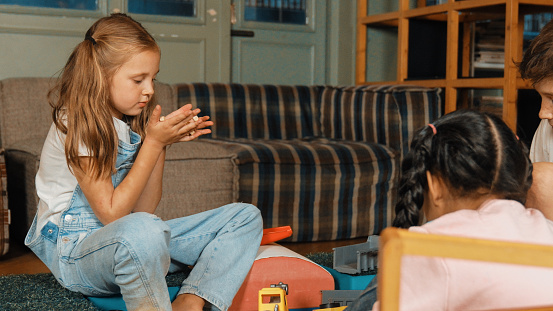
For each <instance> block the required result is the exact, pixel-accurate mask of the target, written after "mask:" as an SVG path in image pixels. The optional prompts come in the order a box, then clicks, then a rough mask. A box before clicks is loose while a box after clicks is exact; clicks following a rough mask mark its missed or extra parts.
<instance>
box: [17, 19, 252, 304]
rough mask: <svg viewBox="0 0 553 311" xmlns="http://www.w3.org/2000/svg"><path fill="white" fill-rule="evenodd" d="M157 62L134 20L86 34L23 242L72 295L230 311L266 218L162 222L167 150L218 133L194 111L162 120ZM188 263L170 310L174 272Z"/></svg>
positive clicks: (65, 83) (60, 102) (231, 209)
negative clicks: (160, 212) (169, 285)
mask: <svg viewBox="0 0 553 311" xmlns="http://www.w3.org/2000/svg"><path fill="white" fill-rule="evenodd" d="M159 61H160V50H159V47H158V45H157V44H156V42H155V40H154V38H153V37H152V36H151V35H150V34H149V33H148V32H147V31H146V30H145V29H144V28H143V27H142V25H140V23H138V22H136V21H135V20H133V19H132V18H130V17H129V16H127V15H125V14H112V15H111V16H108V17H104V18H101V19H100V20H98V21H97V22H96V23H94V24H93V25H92V26H91V27H90V29H89V30H88V31H87V33H86V35H85V39H84V40H83V41H82V42H81V43H79V44H78V45H77V46H76V48H75V49H74V51H73V53H72V54H71V56H70V57H69V60H68V61H67V64H66V65H65V67H64V69H63V72H62V74H61V77H60V79H59V84H58V85H57V86H56V87H55V88H54V89H53V90H52V92H51V94H50V98H51V105H52V107H53V113H52V117H53V124H52V126H51V128H50V131H49V133H48V137H47V139H46V141H45V143H44V147H43V151H42V155H41V161H40V168H39V171H38V173H37V177H36V185H37V194H38V196H39V199H40V200H39V206H38V211H37V215H36V217H35V220H34V222H33V225H32V227H31V229H30V230H29V233H28V235H27V238H26V241H25V243H26V244H27V245H28V246H29V247H30V248H31V249H32V250H33V252H35V253H36V254H37V256H38V257H39V258H40V259H41V260H42V261H43V262H44V263H45V264H46V265H47V266H48V268H49V269H50V270H51V271H52V273H53V274H54V275H55V277H56V279H57V280H58V281H59V282H60V284H61V285H62V286H64V287H66V288H67V289H69V290H72V291H76V292H80V293H83V294H84V295H91V296H103V295H113V294H118V293H120V294H122V296H123V299H124V300H125V303H126V306H127V309H128V310H202V308H204V307H206V308H211V309H213V310H226V309H227V308H228V307H229V306H230V304H231V302H232V299H233V297H234V295H235V293H236V292H237V291H238V289H239V287H240V285H241V283H242V281H243V280H244V278H245V276H246V274H247V273H248V271H249V269H250V267H251V265H252V263H253V260H254V257H255V255H256V253H257V249H258V247H259V241H260V239H261V235H262V221H261V217H260V214H259V211H258V209H257V208H256V207H254V206H252V205H249V204H230V205H226V206H223V207H220V208H218V209H214V210H211V211H208V212H204V213H200V214H196V215H192V216H189V217H183V218H179V219H173V220H169V221H162V220H161V219H159V218H158V217H156V216H155V215H154V213H155V210H156V208H157V205H158V203H159V201H160V199H161V191H162V176H163V167H164V162H165V152H166V147H167V146H168V145H171V144H173V143H178V142H188V141H191V140H194V139H196V138H197V137H199V136H201V135H204V134H207V133H210V130H209V129H208V128H207V127H209V126H211V125H212V124H213V123H212V122H211V121H209V117H208V116H203V117H198V116H197V114H198V113H199V112H200V111H199V109H194V110H193V109H192V107H191V105H186V106H184V107H182V108H180V109H178V110H177V111H175V112H173V113H171V114H170V115H168V116H161V107H159V106H158V105H156V104H155V96H154V93H155V90H154V81H155V78H156V75H157V74H158V71H159ZM183 178H190V179H191V180H193V178H194V177H193V176H186V172H183ZM188 266H194V268H193V269H192V271H191V272H190V275H189V276H188V278H187V279H186V280H184V282H183V283H182V286H181V289H180V291H179V293H178V296H177V298H176V299H175V300H174V302H173V303H171V301H170V299H169V293H168V290H167V285H166V282H165V275H166V274H167V273H168V272H175V271H178V270H181V269H183V268H185V267H188Z"/></svg>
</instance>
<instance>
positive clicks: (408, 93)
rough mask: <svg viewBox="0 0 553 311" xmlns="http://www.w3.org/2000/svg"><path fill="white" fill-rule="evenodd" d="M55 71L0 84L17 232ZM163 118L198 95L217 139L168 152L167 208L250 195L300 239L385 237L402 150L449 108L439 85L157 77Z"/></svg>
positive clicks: (212, 204)
mask: <svg viewBox="0 0 553 311" xmlns="http://www.w3.org/2000/svg"><path fill="white" fill-rule="evenodd" d="M54 82H55V79H50V78H10V79H4V80H0V148H3V149H5V159H6V169H7V191H8V193H9V198H10V200H9V202H8V204H9V209H10V211H11V216H12V217H11V218H12V223H11V226H10V232H9V233H10V239H12V241H15V242H22V241H23V238H24V236H25V234H26V232H27V230H28V228H29V226H30V225H31V223H32V220H33V217H34V215H35V213H36V207H37V203H38V198H37V195H36V189H35V175H36V172H37V169H38V166H39V161H40V153H41V150H42V144H43V142H44V139H45V138H46V134H47V133H48V129H49V127H50V125H51V123H52V120H51V108H50V106H49V105H48V102H47V100H46V94H47V93H48V90H49V89H50V87H51V86H52V85H53V83H54ZM155 97H156V101H157V103H158V104H160V105H161V106H162V113H163V114H164V115H166V114H168V113H170V112H172V111H174V110H175V109H177V108H178V107H179V106H182V105H183V104H186V103H192V105H193V106H196V107H199V108H201V109H202V114H207V115H210V116H211V118H212V120H213V121H214V122H215V125H214V126H213V127H212V131H213V133H212V135H210V136H207V137H201V138H200V139H197V140H195V141H192V142H188V143H179V144H174V145H172V146H171V147H170V148H168V150H167V156H166V162H165V171H164V175H163V194H162V199H161V202H160V205H159V207H158V209H157V211H156V214H157V215H158V216H159V217H161V218H162V219H172V218H177V217H182V216H187V215H190V214H194V213H198V212H202V211H205V210H209V209H212V208H216V207H218V206H221V205H224V204H227V203H230V202H236V201H242V202H250V203H253V204H255V205H256V206H258V207H259V208H260V210H261V212H262V214H263V217H264V222H265V227H277V226H284V225H289V226H291V227H292V229H293V231H294V235H293V236H292V237H291V238H289V240H292V241H318V240H333V239H346V238H354V237H361V236H367V235H370V234H377V233H379V232H380V231H381V230H382V229H383V228H385V227H386V226H388V225H389V224H390V222H391V220H392V218H393V206H394V204H395V192H396V188H397V179H398V174H399V165H400V161H401V158H402V156H403V155H404V154H405V152H406V151H407V148H408V143H409V141H410V139H411V136H412V134H413V131H414V130H416V129H417V128H419V127H421V126H424V125H425V124H427V123H429V122H431V121H432V120H434V119H435V118H437V117H438V116H439V115H440V113H441V109H440V98H439V90H438V89H426V88H420V87H404V86H394V85H385V86H360V87H332V86H277V85H243V84H216V83H194V84H166V83H157V84H156V93H155Z"/></svg>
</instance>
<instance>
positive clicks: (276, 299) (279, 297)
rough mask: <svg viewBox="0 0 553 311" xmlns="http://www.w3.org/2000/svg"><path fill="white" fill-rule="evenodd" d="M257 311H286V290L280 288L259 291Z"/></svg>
mask: <svg viewBox="0 0 553 311" xmlns="http://www.w3.org/2000/svg"><path fill="white" fill-rule="evenodd" d="M259 311H288V304H287V303H286V290H285V289H283V288H281V287H271V288H263V289H261V290H260V291H259Z"/></svg>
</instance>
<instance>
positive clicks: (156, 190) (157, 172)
mask: <svg viewBox="0 0 553 311" xmlns="http://www.w3.org/2000/svg"><path fill="white" fill-rule="evenodd" d="M191 109H192V105H190V104H188V105H184V106H183V107H181V108H180V109H178V110H176V111H174V112H172V113H171V114H169V115H167V116H166V117H165V118H163V119H164V120H168V119H170V118H172V117H173V116H175V115H177V114H179V113H186V111H190V110H191ZM199 112H200V110H199V109H194V110H193V111H192V115H191V116H196V115H197V114H198V113H199ZM208 120H209V117H208V116H203V117H198V118H196V120H190V121H189V122H191V123H194V124H195V129H194V130H193V131H194V134H192V135H186V136H185V137H184V138H183V139H181V141H189V140H193V139H195V138H197V137H198V136H201V135H204V134H208V133H211V130H210V129H206V127H208V126H211V125H213V122H211V121H208ZM189 133H190V132H189ZM165 154H166V150H165V148H164V150H163V152H162V153H161V155H160V156H159V158H158V161H157V163H156V166H155V167H154V170H153V172H152V175H151V176H150V179H149V180H148V184H147V185H146V187H145V189H144V191H143V192H142V195H141V196H140V199H139V200H138V202H137V204H136V207H135V209H134V210H133V212H148V213H154V212H155V210H156V208H157V206H158V205H159V201H160V200H161V193H162V179H163V168H164V166H165Z"/></svg>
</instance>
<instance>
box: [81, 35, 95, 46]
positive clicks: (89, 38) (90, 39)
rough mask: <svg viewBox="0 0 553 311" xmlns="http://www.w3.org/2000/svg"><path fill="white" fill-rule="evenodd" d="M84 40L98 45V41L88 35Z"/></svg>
mask: <svg viewBox="0 0 553 311" xmlns="http://www.w3.org/2000/svg"><path fill="white" fill-rule="evenodd" d="M84 39H85V40H88V41H90V42H92V45H96V40H94V38H92V36H88V35H87V36H85V37H84Z"/></svg>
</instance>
